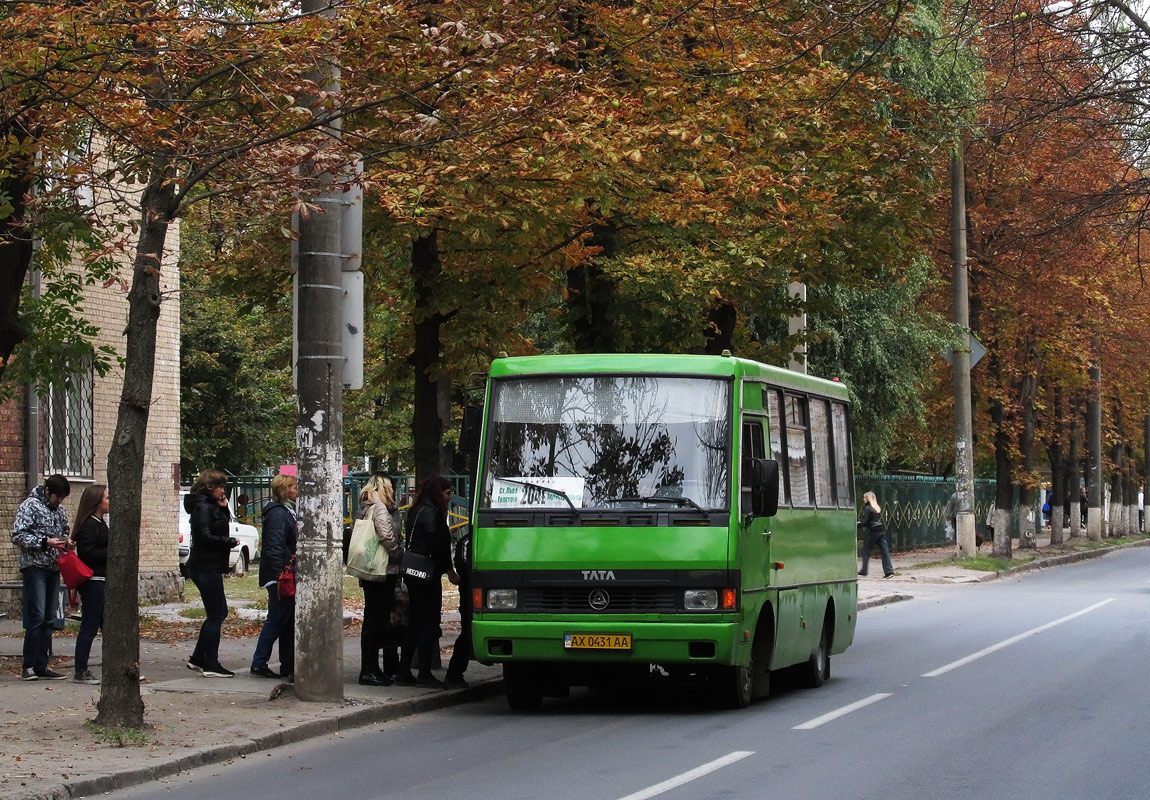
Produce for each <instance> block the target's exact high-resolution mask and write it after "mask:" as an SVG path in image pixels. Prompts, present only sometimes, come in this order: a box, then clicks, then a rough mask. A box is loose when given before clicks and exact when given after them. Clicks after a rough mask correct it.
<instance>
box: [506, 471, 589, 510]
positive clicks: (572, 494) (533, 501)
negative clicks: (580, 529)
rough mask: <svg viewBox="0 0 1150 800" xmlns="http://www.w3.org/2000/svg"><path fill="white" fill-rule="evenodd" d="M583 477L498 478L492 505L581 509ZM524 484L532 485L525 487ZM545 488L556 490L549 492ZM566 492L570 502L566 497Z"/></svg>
mask: <svg viewBox="0 0 1150 800" xmlns="http://www.w3.org/2000/svg"><path fill="white" fill-rule="evenodd" d="M585 483H586V481H585V480H584V479H583V478H569V477H564V478H519V477H510V476H508V477H507V478H506V479H502V478H495V486H494V488H495V491H494V492H493V497H492V502H491V505H492V507H494V508H526V507H532V506H533V507H539V508H570V507H571V506H574V507H575V508H580V507H582V505H583V487H584V484H585ZM524 484H531V485H530V486H524ZM546 489H555V490H556V491H555V492H548V491H546ZM557 492H563V494H565V495H567V497H569V498H570V499H571V504H570V505H568V504H567V501H566V500H564V499H563V495H561V494H557Z"/></svg>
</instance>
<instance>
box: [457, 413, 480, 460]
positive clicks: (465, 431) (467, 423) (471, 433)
mask: <svg viewBox="0 0 1150 800" xmlns="http://www.w3.org/2000/svg"><path fill="white" fill-rule="evenodd" d="M482 425H483V409H481V408H480V407H479V406H464V408H463V425H462V427H461V428H460V430H459V452H461V453H464V454H465V455H472V454H474V453H476V452H477V451H478V450H479V430H480V428H481V427H482Z"/></svg>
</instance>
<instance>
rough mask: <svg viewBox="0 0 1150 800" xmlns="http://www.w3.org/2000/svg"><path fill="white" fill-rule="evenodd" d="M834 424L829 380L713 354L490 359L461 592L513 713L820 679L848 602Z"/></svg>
mask: <svg viewBox="0 0 1150 800" xmlns="http://www.w3.org/2000/svg"><path fill="white" fill-rule="evenodd" d="M849 421H850V418H849V403H848V393H847V390H846V388H845V387H844V386H843V385H842V384H841V383H837V382H834V381H827V380H822V379H820V378H815V377H811V376H808V375H803V374H799V373H796V372H792V371H789V370H785V369H779V368H776V367H771V366H767V365H764V364H759V363H756V362H754V361H749V360H746V359H741V358H735V357H732V356H731V355H730V354H729V353H726V352H724V354H723V355H721V356H704V355H629V354H627V355H624V354H610V355H556V356H526V357H517V358H499V359H496V360H495V361H494V362H492V365H491V369H490V372H489V374H488V376H487V382H486V387H485V404H484V409H483V412H482V423H481V424H479V422H478V421H477V420H475V419H474V418H473V419H472V420H471V423H470V425H471V427H472V429H473V430H475V431H476V432H477V433H478V441H477V443H476V452H477V453H478V462H477V475H476V484H475V486H476V490H475V491H474V492H473V500H472V509H471V511H472V518H471V519H472V536H473V550H472V559H473V562H472V576H471V586H472V591H471V598H470V599H471V604H472V612H473V623H472V625H473V627H472V634H473V642H474V648H475V657H476V659H477V660H478V661H480V662H483V663H488V664H491V663H500V664H502V665H503V675H504V682H505V686H506V691H507V700H508V703H509V704H510V706H511V707H512V708H513V709H516V710H528V709H532V708H535V707H538V705H539V704H540V703H541V701H542V699H543V697H544V696H563V695H565V694H566V693H567V691H568V689H569V687H570V686H574V685H592V686H594V685H596V684H598V683H604V684H607V685H610V684H611V683H612V682H614V681H616V680H617V679H620V678H622V677H624V676H628V675H635V674H646V673H650V672H656V673H658V674H660V675H667V676H671V677H673V678H679V679H685V680H689V681H694V682H697V683H700V684H703V685H705V686H706V687H707V689H708V690H709V691H711V692H712V693H713V696H714V698H715V700H716V701H717V702H718V703H719V704H721V705H723V706H725V707H732V708H743V707H745V706H747V705H748V704H749V703H750V702H751V700H752V698H754V697H762V696H766V695H767V694H768V693H769V688H770V675H771V672H772V671H775V670H779V669H782V668H784V667H792V666H794V667H797V671H798V672H800V673H801V675H802V677H803V679H804V681H805V682H807V683H809V684H810V685H812V686H818V685H820V684H822V682H823V681H825V680H826V679H827V678H828V677H829V676H830V657H831V655H832V654H836V653H841V652H843V651H844V650H845V649H846V648H847V647H848V646H849V645H850V644H851V642H852V640H853V639H854V630H855V617H856V613H857V608H858V583H857V577H856V560H855V558H856V544H855V541H856V537H855V512H854V496H853V495H854V491H853V476H852V474H851V449H850V425H849ZM467 424H468V423H466V422H465V426H466V425H467ZM465 601H466V600H465Z"/></svg>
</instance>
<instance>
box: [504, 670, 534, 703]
mask: <svg viewBox="0 0 1150 800" xmlns="http://www.w3.org/2000/svg"><path fill="white" fill-rule="evenodd" d="M503 691H504V692H506V693H507V705H508V706H509V707H510V708H511V710H512V711H534V710H536V709H537V708H539V706H540V705H542V704H543V685H542V684H541V683H540V681H539V676H538V675H537V674H536V672H535V669H534V668H533V667H532V665H530V664H504V665H503Z"/></svg>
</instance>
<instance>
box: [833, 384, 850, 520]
mask: <svg viewBox="0 0 1150 800" xmlns="http://www.w3.org/2000/svg"><path fill="white" fill-rule="evenodd" d="M831 423H832V426H831V429H832V431H833V433H834V443H835V495H836V496H837V498H838V501H839V508H854V505H855V499H854V492H853V491H852V488H853V487H854V480H853V479H852V477H851V441H850V435H849V433H848V431H849V430H850V429H849V428H848V427H847V407H846V406H845V405H843V404H842V403H832V404H831Z"/></svg>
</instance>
